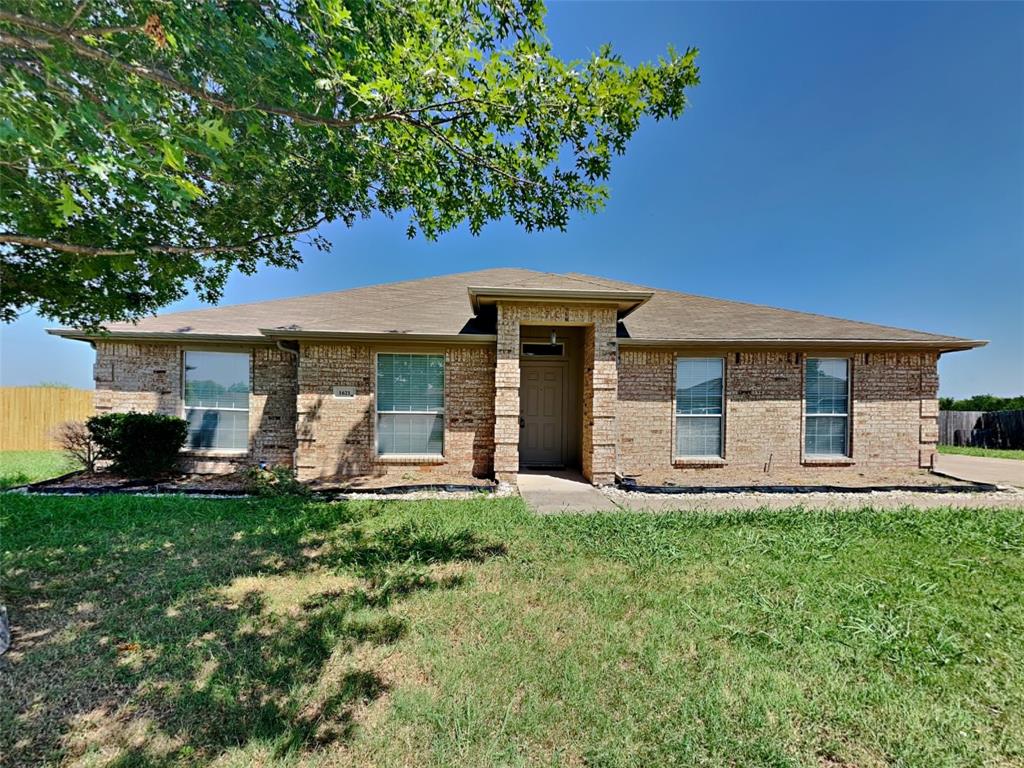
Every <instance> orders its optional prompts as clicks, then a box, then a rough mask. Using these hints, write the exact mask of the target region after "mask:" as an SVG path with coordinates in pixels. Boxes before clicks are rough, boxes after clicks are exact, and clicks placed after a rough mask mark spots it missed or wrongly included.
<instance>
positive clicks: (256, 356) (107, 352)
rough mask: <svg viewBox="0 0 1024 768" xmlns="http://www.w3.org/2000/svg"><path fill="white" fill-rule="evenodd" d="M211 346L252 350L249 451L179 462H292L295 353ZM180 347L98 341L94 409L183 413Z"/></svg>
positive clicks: (227, 466)
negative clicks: (242, 454) (242, 453)
mask: <svg viewBox="0 0 1024 768" xmlns="http://www.w3.org/2000/svg"><path fill="white" fill-rule="evenodd" d="M196 348H198V347H193V346H189V349H196ZM211 349H216V350H218V351H236V349H237V351H238V352H246V353H249V354H250V387H251V394H250V396H249V446H250V450H249V452H248V453H247V454H245V455H244V456H239V455H234V456H231V457H230V458H224V457H221V456H209V455H203V456H201V457H199V456H198V455H196V456H189V457H188V459H187V460H186V461H185V462H184V464H183V466H184V467H185V468H186V469H190V470H193V471H199V472H229V471H231V470H233V469H236V468H237V467H238V466H242V465H246V464H251V463H254V462H257V461H266V462H268V463H270V464H283V465H286V466H290V465H291V463H292V452H293V451H294V450H295V390H296V387H295V365H296V364H295V359H294V357H293V356H292V355H290V354H289V353H287V352H284V351H282V350H279V349H277V348H275V347H265V346H257V347H237V348H229V347H222V346H220V347H211ZM183 352H184V347H183V346H181V345H178V344H168V343H153V344H142V343H135V342H105V341H103V342H97V344H96V362H95V365H94V367H93V377H94V379H95V383H96V392H95V395H94V404H95V407H96V412H97V413H110V412H127V411H139V412H140V413H150V412H152V413H163V414H167V415H169V416H181V415H182V401H181V381H182V370H181V364H182V355H183Z"/></svg>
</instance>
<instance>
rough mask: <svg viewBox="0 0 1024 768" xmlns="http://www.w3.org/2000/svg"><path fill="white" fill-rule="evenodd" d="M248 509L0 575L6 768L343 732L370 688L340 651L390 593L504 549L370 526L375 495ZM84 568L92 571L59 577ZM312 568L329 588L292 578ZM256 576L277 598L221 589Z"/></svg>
mask: <svg viewBox="0 0 1024 768" xmlns="http://www.w3.org/2000/svg"><path fill="white" fill-rule="evenodd" d="M208 503H209V502H208ZM214 503H216V502H214ZM169 509H171V510H173V508H170V507H169ZM255 509H258V508H257V507H245V508H242V507H239V510H240V512H239V514H237V515H234V516H232V515H221V516H219V517H217V518H216V519H215V520H210V521H204V520H202V519H199V520H196V519H189V520H183V521H182V524H183V527H188V526H189V525H190V524H191V527H190V528H188V530H189V535H188V536H182V537H181V540H172V541H171V542H170V545H169V544H168V542H167V540H166V539H167V533H166V532H167V522H168V521H167V520H166V519H162V521H161V525H160V526H156V525H154V526H152V530H150V527H149V526H146V525H143V526H135V527H133V528H132V529H131V531H130V533H125V534H122V535H121V536H118V537H117V541H115V542H113V544H112V545H111V544H108V545H107V551H104V547H103V545H102V544H101V543H99V542H98V541H97V542H96V543H93V550H92V551H89V547H88V545H86V546H85V551H83V547H82V546H79V547H77V548H76V549H75V550H74V554H73V555H72V554H71V550H63V549H61V550H57V551H58V552H61V553H63V554H58V555H55V556H53V557H50V558H49V559H48V560H47V562H46V567H45V570H44V572H38V571H37V572H35V573H33V574H31V576H30V575H29V574H27V573H20V572H18V573H17V575H15V577H14V578H13V579H10V578H9V579H8V581H11V582H13V584H7V585H5V591H6V592H7V593H8V598H7V599H8V600H9V603H10V606H11V607H12V608H13V612H14V613H16V614H18V615H20V616H21V617H23V622H22V625H21V626H20V627H19V630H20V631H19V634H21V635H22V638H21V642H20V643H19V638H18V637H17V636H16V638H15V641H16V643H18V644H19V645H20V655H21V658H16V657H15V658H14V659H13V660H10V661H7V660H5V661H2V662H0V695H2V696H4V697H6V699H7V702H8V703H7V704H6V705H3V707H10V706H11V702H12V701H13V702H14V707H15V709H14V710H10V709H8V710H7V711H6V712H3V711H0V730H2V731H4V732H5V735H4V736H2V737H0V751H2V752H4V753H6V755H7V757H8V759H11V758H12V757H13V764H14V765H29V764H38V763H39V762H40V761H41V760H45V759H46V758H56V757H58V755H59V754H60V753H63V757H64V758H72V759H73V758H74V757H76V756H77V755H81V754H83V753H86V752H94V751H95V750H98V749H102V750H104V751H107V750H111V749H113V750H114V751H115V752H116V754H117V757H116V758H115V760H114V762H112V763H109V764H110V765H120V766H127V765H133V766H138V765H151V766H157V765H168V764H173V763H178V762H182V761H185V762H192V761H194V760H196V759H197V758H199V759H204V758H212V757H214V756H216V755H217V754H220V753H221V752H223V751H224V750H226V749H232V748H244V747H246V746H247V745H251V746H259V747H261V748H262V750H263V751H264V752H265V751H266V750H267V749H269V750H270V751H271V753H272V754H277V755H282V754H286V753H289V752H293V751H301V750H305V749H309V748H314V747H316V746H321V745H324V744H327V743H331V742H335V741H344V740H347V739H350V738H351V736H352V734H353V731H354V727H355V718H356V714H357V712H358V710H359V708H360V707H361V706H365V705H366V704H368V703H369V702H372V701H373V700H375V699H377V698H379V697H380V696H381V695H383V694H384V693H385V692H386V691H387V683H386V682H385V680H383V679H382V678H381V677H380V676H379V675H378V673H377V672H376V671H375V670H374V669H372V668H363V667H360V666H359V665H358V664H356V662H355V657H354V656H352V655H350V654H351V652H352V651H353V650H355V649H356V647H357V646H360V645H362V646H363V647H367V646H383V645H387V644H389V643H393V642H395V641H396V640H398V639H399V638H400V637H401V636H402V635H403V634H404V632H405V629H406V628H405V624H404V622H403V620H402V619H401V618H400V617H399V616H396V615H395V614H394V613H393V612H391V609H392V608H393V606H394V604H395V603H396V602H397V601H399V600H401V599H402V598H403V597H405V596H407V595H410V594H412V593H413V592H416V591H420V590H425V589H443V588H451V587H454V586H457V585H458V584H459V583H460V581H459V579H458V577H453V576H449V577H447V578H437V577H436V576H434V575H432V574H431V573H430V571H429V568H428V566H431V565H435V564H443V563H450V562H455V561H480V560H483V559H485V558H487V557H489V556H491V555H495V554H500V553H501V552H503V551H504V547H503V546H502V545H495V544H493V543H489V542H482V541H480V540H479V539H478V538H477V536H476V535H475V534H474V533H472V532H471V531H468V530H455V531H445V530H435V529H432V528H430V527H429V526H426V525H423V524H419V523H415V522H412V523H405V524H402V525H398V526H396V527H382V528H381V527H376V524H377V523H379V522H380V521H379V520H375V518H377V516H378V515H379V514H380V512H381V511H382V510H383V509H384V507H383V506H381V505H377V506H370V507H364V508H361V511H358V512H357V511H355V510H353V509H352V508H350V507H349V506H347V505H344V504H336V505H325V504H314V503H291V502H289V503H282V504H278V505H275V506H274V507H273V511H272V512H270V513H266V514H262V515H261V514H259V513H256V514H253V511H254V510H255ZM242 510H244V513H243V512H242ZM171 514H172V515H173V511H172V512H171ZM171 522H172V523H173V521H171ZM204 526H206V527H204ZM90 543H92V542H90ZM89 561H92V562H95V563H97V566H96V569H95V570H93V571H90V572H89V573H88V574H87V575H86V574H83V578H81V579H76V578H70V579H69V578H68V574H69V573H74V572H75V570H76V569H80V568H81V567H82V566H81V564H82V563H84V562H89ZM15 570H16V571H17V570H18V569H15ZM325 573H330V574H341V575H342V576H343V577H344V579H343V581H344V580H347V581H346V582H345V583H346V586H345V587H343V588H334V589H321V590H320V591H317V592H314V593H312V594H310V593H308V589H307V591H306V592H303V588H300V587H301V584H302V582H303V579H315V578H322V576H323V574H325ZM256 575H259V576H260V577H261V578H262V579H266V578H267V577H269V578H271V579H278V581H279V582H280V583H284V584H285V585H286V589H285V591H284V593H283V595H282V594H278V595H276V596H275V599H274V600H270V599H269V598H268V596H267V595H266V594H264V593H263V592H262V591H261V590H259V589H251V590H245V591H243V592H242V594H240V595H239V594H231V593H230V592H229V591H228V590H227V588H228V587H230V586H231V585H232V584H236V583H238V581H239V580H242V582H243V584H249V583H251V581H252V578H251V577H253V576H256ZM247 579H248V580H249V581H247ZM316 584H320V582H316ZM287 585H292V586H293V587H294V590H293V592H292V593H290V592H289V591H288V589H287ZM40 597H42V598H43V599H42V600H40ZM282 602H284V603H285V606H284V607H283V608H282V605H281V603H282ZM271 603H273V605H272V604H271ZM83 606H86V610H84V611H83ZM90 606H91V607H90ZM83 616H84V618H81V617H83ZM45 629H50V630H51V632H50V634H48V635H42V636H40V637H39V639H37V640H35V641H34V644H33V640H32V639H31V638H32V635H33V633H34V632H40V631H45ZM360 657H361V658H365V657H366V655H365V654H361V656H360ZM328 662H330V664H328ZM4 679H6V683H5V682H4ZM40 702H42V705H40ZM6 734H10V735H6ZM8 739H11V740H12V741H8Z"/></svg>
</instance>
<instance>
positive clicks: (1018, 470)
mask: <svg viewBox="0 0 1024 768" xmlns="http://www.w3.org/2000/svg"><path fill="white" fill-rule="evenodd" d="M935 471H936V472H941V473H942V474H944V475H949V476H950V477H955V478H957V479H958V480H969V481H971V482H974V483H992V484H993V485H1013V486H1016V487H1018V488H1024V461H1017V460H1016V459H989V458H983V457H981V456H959V455H956V454H949V453H940V454H937V455H936V456H935Z"/></svg>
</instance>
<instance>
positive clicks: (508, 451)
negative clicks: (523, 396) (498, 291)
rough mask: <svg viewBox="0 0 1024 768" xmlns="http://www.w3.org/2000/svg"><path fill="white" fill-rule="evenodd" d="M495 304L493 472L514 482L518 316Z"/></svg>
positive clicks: (517, 409) (517, 460)
mask: <svg viewBox="0 0 1024 768" xmlns="http://www.w3.org/2000/svg"><path fill="white" fill-rule="evenodd" d="M509 310H510V307H508V306H506V305H503V304H499V305H498V359H497V365H496V367H495V370H494V475H495V477H497V478H498V480H500V481H502V482H515V479H516V475H517V474H518V472H519V317H518V314H517V313H516V312H515V311H509Z"/></svg>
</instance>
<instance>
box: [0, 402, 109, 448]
mask: <svg viewBox="0 0 1024 768" xmlns="http://www.w3.org/2000/svg"><path fill="white" fill-rule="evenodd" d="M92 414H93V410H92V390H91V389H71V388H65V387H0V450H4V451H45V450H48V449H52V448H56V447H57V445H56V444H55V443H54V441H53V432H54V430H55V429H56V428H57V427H59V426H60V425H61V424H63V423H64V422H65V421H84V420H85V419H87V418H89V417H90V416H92Z"/></svg>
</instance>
